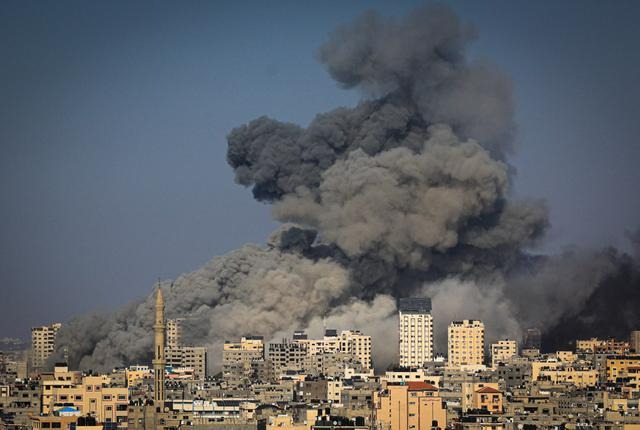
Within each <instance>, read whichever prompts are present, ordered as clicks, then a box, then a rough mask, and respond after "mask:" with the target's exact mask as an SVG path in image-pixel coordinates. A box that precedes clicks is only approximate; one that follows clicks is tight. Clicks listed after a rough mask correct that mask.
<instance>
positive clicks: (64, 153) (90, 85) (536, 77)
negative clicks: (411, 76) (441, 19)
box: [0, 2, 640, 337]
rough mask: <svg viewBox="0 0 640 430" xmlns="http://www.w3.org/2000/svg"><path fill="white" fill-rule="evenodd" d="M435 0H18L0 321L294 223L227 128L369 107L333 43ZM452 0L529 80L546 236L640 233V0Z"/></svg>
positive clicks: (55, 315) (520, 139)
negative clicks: (612, 0)
mask: <svg viewBox="0 0 640 430" xmlns="http://www.w3.org/2000/svg"><path fill="white" fill-rule="evenodd" d="M418 4H419V3H414V2H404V3H398V4H394V5H390V4H386V3H381V2H377V3H376V2H369V3H366V2H362V3H348V4H344V3H341V2H328V3H315V4H305V5H302V4H298V3H296V2H282V3H277V4H269V5H267V4H262V3H257V2H256V3H248V4H234V5H232V4H231V3H217V2H216V3H189V4H186V5H185V4H180V5H178V4H171V3H156V4H154V6H153V7H149V6H148V5H146V4H143V3H135V4H131V3H128V2H109V3H86V2H65V3H64V4H63V5H61V4H59V3H38V2H26V3H25V2H5V3H4V4H3V6H2V11H3V12H2V14H1V16H0V19H1V20H2V25H0V32H1V36H2V37H1V39H2V41H3V42H2V43H1V44H0V50H1V51H2V57H3V58H4V60H3V67H2V70H1V71H0V76H1V77H2V79H1V81H0V82H1V83H0V85H2V89H1V93H2V94H3V97H2V101H1V102H0V106H1V107H0V109H1V112H2V114H1V115H0V117H1V118H2V124H1V125H0V137H1V142H2V149H3V156H2V157H1V158H0V160H1V161H0V163H2V169H1V171H2V195H3V210H2V212H1V215H0V217H1V225H2V258H1V261H2V263H0V274H1V276H2V279H3V280H4V286H3V288H2V296H3V297H2V301H1V303H0V307H1V309H0V336H19V337H26V335H27V333H28V330H29V327H30V326H32V325H37V324H42V323H47V322H49V321H53V320H67V319H69V318H70V317H72V316H75V315H77V314H82V313H85V312H88V311H91V310H93V309H96V308H99V309H106V310H109V309H113V308H114V307H116V306H118V305H120V304H123V303H126V302H128V301H129V300H131V299H133V298H139V297H142V296H145V295H147V294H148V293H149V292H150V288H151V286H152V285H153V283H154V282H155V280H156V279H157V278H162V279H174V278H175V277H177V276H178V275H180V274H181V273H184V272H188V271H191V270H194V269H196V268H198V267H199V266H200V265H202V264H203V263H205V262H206V261H208V260H209V259H210V258H211V257H213V256H215V255H220V254H224V253H226V252H228V251H230V250H232V249H234V248H237V247H239V246H241V245H242V244H244V243H248V242H252V243H258V244H260V243H264V242H265V241H266V239H267V238H268V236H269V234H270V233H271V231H273V230H274V229H275V227H276V225H277V224H276V223H275V222H274V221H273V220H272V217H271V214H270V207H269V206H267V205H264V204H261V203H258V202H255V201H254V200H253V199H252V198H251V195H250V193H249V192H247V190H245V189H243V188H242V187H241V186H238V185H237V184H235V183H234V181H233V177H234V174H233V171H232V169H230V168H229V166H228V165H227V163H226V159H225V158H226V157H225V152H226V147H227V144H226V135H227V134H228V133H229V131H230V130H231V129H232V128H233V127H235V126H237V125H239V124H242V123H244V122H246V121H248V120H250V119H252V118H255V117H257V116H259V115H263V114H265V115H269V116H270V117H272V118H275V119H279V120H283V121H292V122H294V123H297V124H301V125H306V124H308V123H309V121H310V120H311V119H312V118H313V117H314V115H315V114H316V113H318V112H324V111H327V110H330V109H333V108H334V107H337V106H354V105H355V103H357V101H358V100H360V99H361V98H362V97H363V94H362V92H360V91H358V90H357V89H351V90H344V89H341V88H340V86H339V85H337V84H336V83H335V81H333V80H332V79H331V77H330V76H329V74H327V73H326V72H325V70H324V68H323V67H322V66H321V65H319V64H318V61H317V58H316V56H315V52H316V50H317V49H318V46H320V44H322V43H323V42H324V41H325V40H326V38H327V34H328V33H330V32H331V31H332V29H333V28H334V27H335V26H337V25H339V24H344V23H346V22H348V21H349V20H350V19H352V18H353V17H354V16H356V15H358V14H360V13H361V12H363V11H364V10H366V9H369V8H374V9H376V10H379V11H380V12H381V13H382V14H383V15H390V16H402V15H403V14H405V13H407V12H408V11H410V10H411V9H413V8H414V7H415V6H416V5H418ZM451 6H452V8H453V9H454V10H455V11H456V13H458V14H459V16H460V19H461V20H463V21H464V22H468V23H471V24H472V25H473V26H474V27H475V29H476V30H477V34H478V37H477V40H475V41H474V42H473V43H472V44H470V56H471V57H472V58H488V59H490V61H491V62H492V63H494V64H496V65H497V66H498V67H499V68H500V69H501V70H502V71H504V73H505V74H506V75H507V76H508V77H509V79H510V80H511V82H512V85H513V90H514V100H515V115H516V117H515V119H516V123H517V129H518V132H517V135H516V138H515V144H514V147H515V150H514V152H513V153H512V155H509V156H508V159H509V161H510V163H511V164H512V165H513V166H514V168H515V170H517V175H516V176H515V177H514V180H513V190H514V192H515V194H516V195H520V196H526V197H534V198H541V199H545V201H546V202H547V205H548V207H549V212H550V216H549V220H550V222H551V229H550V230H549V231H548V232H547V233H546V236H545V239H544V240H542V241H541V242H540V243H539V244H537V247H536V252H539V251H540V252H546V251H558V250H559V249H562V248H563V247H565V246H573V245H578V246H584V247H602V246H607V245H615V246H618V247H620V248H621V249H623V250H629V249H630V248H629V245H628V242H627V241H626V236H625V231H627V230H630V231H632V230H634V229H635V228H636V227H637V224H638V223H637V220H638V218H639V217H638V215H639V214H640V204H639V202H638V199H637V197H636V192H635V186H636V184H637V183H638V179H639V178H638V175H639V174H640V173H638V169H637V168H636V164H637V160H638V159H639V155H640V153H639V151H640V146H639V145H637V144H636V142H635V139H636V136H637V135H638V131H639V130H638V122H637V121H636V120H635V119H636V117H637V114H638V108H637V105H636V103H635V101H636V100H638V95H639V94H638V86H637V85H636V84H635V78H636V77H637V75H638V71H639V70H638V69H639V67H640V63H639V59H638V54H637V49H635V41H636V40H638V37H637V36H638V34H637V32H638V30H637V26H636V25H635V23H634V17H635V16H637V12H638V6H637V3H635V2H618V3H616V4H615V5H612V4H605V3H602V2H562V3H556V4H552V3H539V2H535V3H534V2H510V3H503V2H489V3H485V4H482V5H481V4H476V3H474V2H455V3H452V4H451ZM540 23H544V24H545V29H544V31H540V30H539V26H540ZM25 307H28V309H29V310H28V311H25V310H24V309H25Z"/></svg>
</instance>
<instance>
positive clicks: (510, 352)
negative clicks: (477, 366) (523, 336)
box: [491, 339, 518, 369]
mask: <svg viewBox="0 0 640 430" xmlns="http://www.w3.org/2000/svg"><path fill="white" fill-rule="evenodd" d="M516 355H518V342H516V341H515V340H507V339H505V340H499V341H498V342H496V343H492V344H491V367H492V368H494V369H495V368H496V366H497V365H498V363H500V362H501V361H502V362H504V361H505V360H508V359H509V358H511V357H515V356H516Z"/></svg>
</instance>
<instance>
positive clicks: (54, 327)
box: [31, 323, 62, 371]
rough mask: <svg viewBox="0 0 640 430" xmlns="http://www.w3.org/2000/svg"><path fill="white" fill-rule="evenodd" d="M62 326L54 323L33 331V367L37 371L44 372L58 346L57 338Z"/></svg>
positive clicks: (35, 328)
mask: <svg viewBox="0 0 640 430" xmlns="http://www.w3.org/2000/svg"><path fill="white" fill-rule="evenodd" d="M60 328H62V324H60V323H54V324H51V325H44V326H40V327H33V328H32V329H31V349H32V354H31V360H32V361H31V365H32V367H33V369H34V370H35V371H39V370H42V367H43V366H44V365H45V363H46V361H47V359H48V358H49V357H50V356H51V354H52V353H53V351H54V349H55V346H56V336H57V335H58V331H59V330H60Z"/></svg>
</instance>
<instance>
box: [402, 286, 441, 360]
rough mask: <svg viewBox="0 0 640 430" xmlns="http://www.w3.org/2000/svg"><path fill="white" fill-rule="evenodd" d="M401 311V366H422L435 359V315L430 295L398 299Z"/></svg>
mask: <svg viewBox="0 0 640 430" xmlns="http://www.w3.org/2000/svg"><path fill="white" fill-rule="evenodd" d="M398 310H399V313H400V318H399V320H400V330H399V331H400V366H403V367H421V366H422V365H423V364H424V363H425V362H427V361H432V360H433V317H432V316H431V299H430V298H428V297H412V298H404V299H400V300H399V301H398Z"/></svg>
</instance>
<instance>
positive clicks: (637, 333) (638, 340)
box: [629, 330, 640, 354]
mask: <svg viewBox="0 0 640 430" xmlns="http://www.w3.org/2000/svg"><path fill="white" fill-rule="evenodd" d="M629 346H630V348H631V350H632V351H633V352H635V353H637V354H640V330H634V331H632V332H631V336H630V338H629Z"/></svg>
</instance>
